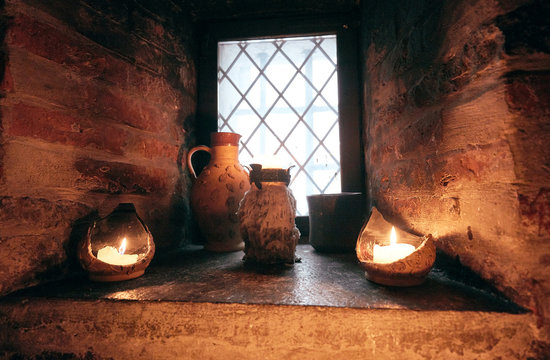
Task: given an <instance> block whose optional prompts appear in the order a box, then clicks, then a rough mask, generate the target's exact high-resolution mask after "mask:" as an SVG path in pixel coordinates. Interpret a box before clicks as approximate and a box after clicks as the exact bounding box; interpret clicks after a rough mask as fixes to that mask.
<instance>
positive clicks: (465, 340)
mask: <svg viewBox="0 0 550 360" xmlns="http://www.w3.org/2000/svg"><path fill="white" fill-rule="evenodd" d="M532 317H533V316H532V315H531V314H506V313H489V312H473V311H435V310H434V311H424V312H419V311H410V310H380V309H357V308H336V307H321V306H279V305H254V304H249V305H246V304H212V303H192V302H170V301H158V302H157V301H113V300H96V301H92V300H63V299H48V300H44V299H30V300H16V301H13V299H12V300H11V301H9V302H8V303H6V302H4V303H3V304H2V307H1V308H0V323H1V324H2V326H1V327H2V328H3V329H5V330H3V331H2V332H1V333H0V343H1V344H3V345H1V346H0V357H2V355H4V356H5V358H8V359H9V358H10V357H11V358H13V359H38V358H48V359H259V358H263V359H282V358H285V359H300V360H302V359H336V358H342V359H344V358H345V359H368V358H373V359H374V358H376V359H396V358H402V359H426V358H441V359H443V358H444V359H463V358H466V359H472V358H476V359H495V358H499V357H501V358H506V359H509V358H514V359H522V358H527V357H529V356H533V357H536V354H535V353H534V352H535V351H536V349H533V347H534V344H533V335H532V323H533V318H532ZM41 354H42V356H44V357H37V355H41ZM45 354H47V355H48V356H49V357H45ZM14 356H17V357H14ZM3 358H4V357H3Z"/></svg>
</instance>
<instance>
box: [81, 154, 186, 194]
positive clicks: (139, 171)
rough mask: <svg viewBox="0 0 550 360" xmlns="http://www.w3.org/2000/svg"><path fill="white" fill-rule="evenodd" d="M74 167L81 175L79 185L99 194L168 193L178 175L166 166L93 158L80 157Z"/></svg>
mask: <svg viewBox="0 0 550 360" xmlns="http://www.w3.org/2000/svg"><path fill="white" fill-rule="evenodd" d="M74 167H75V169H76V171H78V172H79V173H80V174H81V179H80V180H79V181H78V183H77V187H80V186H79V185H80V183H83V185H84V188H90V187H91V191H94V192H100V193H112V194H167V193H169V192H170V191H171V189H170V187H169V184H170V183H173V182H175V178H176V176H177V175H176V174H171V173H170V171H168V170H165V169H159V168H151V167H141V166H137V165H133V164H126V163H120V162H109V161H101V160H94V159H78V160H76V161H75V163H74Z"/></svg>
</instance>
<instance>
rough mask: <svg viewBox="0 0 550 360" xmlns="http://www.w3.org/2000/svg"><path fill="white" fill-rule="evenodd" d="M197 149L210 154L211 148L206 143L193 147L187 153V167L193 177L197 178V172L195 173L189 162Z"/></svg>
mask: <svg viewBox="0 0 550 360" xmlns="http://www.w3.org/2000/svg"><path fill="white" fill-rule="evenodd" d="M197 151H206V152H207V153H209V154H212V150H211V149H210V148H209V147H208V146H206V145H199V146H195V147H194V148H192V149H191V150H189V152H188V153H187V168H188V169H189V172H190V173H191V175H192V176H193V178H194V179H196V178H197V174H196V173H195V169H194V168H193V164H192V163H191V157H192V156H193V154H194V153H196V152H197Z"/></svg>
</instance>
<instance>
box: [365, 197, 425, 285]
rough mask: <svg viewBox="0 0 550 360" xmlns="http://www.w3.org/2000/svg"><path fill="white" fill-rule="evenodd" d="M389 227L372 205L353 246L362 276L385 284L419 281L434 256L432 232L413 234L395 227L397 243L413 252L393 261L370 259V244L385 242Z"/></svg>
mask: <svg viewBox="0 0 550 360" xmlns="http://www.w3.org/2000/svg"><path fill="white" fill-rule="evenodd" d="M391 227H392V224H391V223H389V222H388V221H386V220H385V219H384V217H383V216H382V214H380V212H378V210H377V209H376V208H373V210H372V214H371V216H370V219H369V221H368V222H367V223H366V224H365V226H363V228H362V229H361V232H360V234H359V237H358V239H357V245H356V248H355V251H356V253H357V258H358V260H359V264H360V265H361V267H362V268H363V270H365V277H366V278H367V279H368V280H370V281H372V282H375V283H378V284H382V285H389V286H414V285H420V284H422V283H423V282H424V280H425V279H426V276H427V275H428V273H429V272H430V270H431V269H432V266H433V264H434V262H435V258H436V248H435V243H434V239H433V237H432V235H431V234H428V235H425V236H416V235H413V234H410V233H407V232H405V231H403V230H401V229H396V231H397V234H398V236H399V239H400V241H399V242H401V243H406V244H410V245H413V246H414V247H415V251H414V252H413V253H411V254H410V255H408V256H406V257H404V258H402V259H399V260H397V261H395V262H391V263H377V262H374V261H373V248H374V245H375V244H378V245H388V243H387V240H388V234H389V233H390V229H391Z"/></svg>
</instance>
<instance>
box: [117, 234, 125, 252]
mask: <svg viewBox="0 0 550 360" xmlns="http://www.w3.org/2000/svg"><path fill="white" fill-rule="evenodd" d="M124 252H126V238H124V239H122V243H121V244H120V247H119V248H118V253H119V254H120V255H124Z"/></svg>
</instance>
